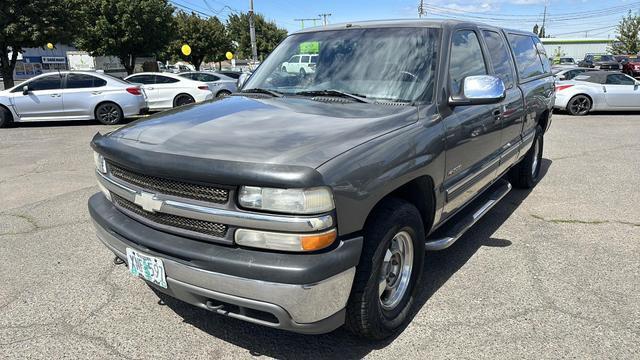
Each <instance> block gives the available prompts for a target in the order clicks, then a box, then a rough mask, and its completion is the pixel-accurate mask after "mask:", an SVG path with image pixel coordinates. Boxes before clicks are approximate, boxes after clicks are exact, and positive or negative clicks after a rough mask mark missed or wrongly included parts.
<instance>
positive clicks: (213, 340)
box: [0, 114, 640, 359]
mask: <svg viewBox="0 0 640 360" xmlns="http://www.w3.org/2000/svg"><path fill="white" fill-rule="evenodd" d="M113 129H115V127H107V126H99V125H95V124H89V125H88V124H86V123H60V124H55V123H50V124H30V125H29V126H22V127H18V128H11V129H0V284H2V285H1V286H0V354H1V355H0V357H1V358H56V359H57V358H99V359H109V358H133V359H141V358H153V359H165V358H166V359H175V358H187V359H199V358H203V359H226V358H246V357H250V356H264V357H274V358H283V359H300V358H361V357H369V358H388V359H398V358H508V359H513V358H535V359H539V358H553V359H556V358H612V359H622V358H627V359H638V358H640V115H638V114H635V115H633V114H623V115H620V114H601V115H589V116H586V117H580V118H578V117H569V116H565V115H554V119H553V123H552V126H551V129H550V132H549V133H548V134H547V136H546V137H545V152H544V161H543V164H542V166H543V174H544V177H543V178H542V180H541V182H540V183H539V184H538V186H537V187H536V188H535V189H533V191H522V190H514V191H512V192H511V193H510V194H509V195H507V197H506V198H505V200H504V201H503V202H502V203H501V204H499V205H498V206H496V207H495V208H494V209H493V210H491V212H490V213H489V214H488V215H487V216H486V217H485V218H484V219H482V220H481V221H480V222H479V223H478V224H476V226H474V227H473V228H472V229H471V230H470V231H469V232H468V233H467V234H466V235H465V236H464V237H463V238H462V239H461V240H460V241H458V242H457V243H456V244H454V246H452V247H451V248H449V249H447V250H445V251H442V252H438V253H429V254H427V258H426V263H425V277H426V278H425V280H424V291H423V292H422V294H421V296H420V301H419V304H418V305H419V306H418V308H417V309H416V313H415V317H414V319H413V321H412V322H411V324H410V325H409V326H408V327H407V328H406V329H405V330H404V331H403V332H402V334H400V335H399V336H398V337H397V338H395V339H391V340H389V341H386V342H382V343H375V342H367V341H362V340H359V339H357V338H354V337H353V336H351V335H350V334H349V333H348V332H346V331H345V330H343V329H339V330H337V331H335V332H333V333H331V334H327V335H322V336H303V335H296V334H291V333H286V332H281V331H276V330H271V329H267V328H263V327H259V326H256V325H252V324H247V323H244V322H240V321H238V320H234V319H230V318H224V317H220V316H215V315H212V314H210V313H208V312H206V311H204V310H200V309H198V308H195V307H192V306H190V305H186V304H184V303H180V302H178V301H175V300H172V299H170V298H166V297H162V299H163V300H164V304H163V303H162V302H159V299H160V298H159V297H158V295H156V293H154V292H153V291H152V290H151V289H150V288H149V287H148V286H146V285H145V284H144V282H143V281H141V280H138V279H135V278H133V277H132V276H130V275H129V273H128V272H127V270H126V268H125V267H124V266H116V265H114V264H113V262H112V259H113V255H112V254H111V253H110V252H109V251H108V250H107V249H106V248H105V247H104V246H102V244H101V243H100V242H99V241H98V240H97V239H96V238H95V235H94V230H93V228H92V225H91V223H90V221H89V215H88V213H87V210H86V201H87V199H88V197H89V196H90V195H91V194H93V193H95V192H97V191H98V188H97V186H95V179H94V175H93V167H94V165H93V159H92V154H91V150H90V148H89V146H88V143H89V140H90V139H91V137H92V136H93V134H94V133H96V132H98V131H100V132H106V131H110V130H113Z"/></svg>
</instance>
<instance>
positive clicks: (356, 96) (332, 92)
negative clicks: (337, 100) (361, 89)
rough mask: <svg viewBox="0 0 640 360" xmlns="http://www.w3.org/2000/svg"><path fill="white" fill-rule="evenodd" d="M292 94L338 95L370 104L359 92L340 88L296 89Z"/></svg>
mask: <svg viewBox="0 0 640 360" xmlns="http://www.w3.org/2000/svg"><path fill="white" fill-rule="evenodd" d="M293 95H300V96H339V97H344V98H349V99H352V100H355V101H357V102H361V103H368V104H370V103H371V101H369V100H367V99H365V98H366V96H364V95H360V94H350V93H347V92H344V91H340V90H306V91H298V92H297V93H294V94H293Z"/></svg>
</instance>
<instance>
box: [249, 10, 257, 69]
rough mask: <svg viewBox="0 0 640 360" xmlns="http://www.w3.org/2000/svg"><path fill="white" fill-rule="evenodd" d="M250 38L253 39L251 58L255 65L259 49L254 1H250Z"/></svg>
mask: <svg viewBox="0 0 640 360" xmlns="http://www.w3.org/2000/svg"><path fill="white" fill-rule="evenodd" d="M249 36H250V37H251V57H252V59H253V62H254V63H255V62H257V61H258V48H257V46H256V28H255V26H254V24H253V0H249Z"/></svg>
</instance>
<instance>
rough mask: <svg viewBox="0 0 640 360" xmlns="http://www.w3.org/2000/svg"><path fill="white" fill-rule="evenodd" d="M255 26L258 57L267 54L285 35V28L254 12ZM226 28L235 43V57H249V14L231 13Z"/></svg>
mask: <svg viewBox="0 0 640 360" xmlns="http://www.w3.org/2000/svg"><path fill="white" fill-rule="evenodd" d="M253 19H254V25H255V28H256V45H257V48H258V58H259V59H260V58H263V57H265V56H266V55H268V54H269V53H270V52H271V51H272V50H273V49H274V48H275V47H276V46H277V45H278V44H279V43H280V42H281V41H282V40H284V38H285V37H287V30H285V29H281V28H278V26H277V25H276V24H275V22H272V21H267V20H265V18H264V16H262V15H260V14H254V17H253ZM227 30H228V32H229V34H230V35H231V36H232V40H234V41H235V42H236V43H237V47H236V57H237V58H239V59H249V58H251V38H250V35H249V14H246V13H242V14H239V15H238V14H232V15H230V16H229V19H228V20H227Z"/></svg>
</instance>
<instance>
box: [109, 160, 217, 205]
mask: <svg viewBox="0 0 640 360" xmlns="http://www.w3.org/2000/svg"><path fill="white" fill-rule="evenodd" d="M109 171H111V175H113V177H115V178H118V179H121V180H124V181H126V182H128V183H130V184H133V185H136V186H139V187H141V188H143V189H145V190H153V191H155V192H159V193H162V194H167V195H173V196H180V197H183V198H187V199H194V200H201V201H208V202H214V203H218V204H225V203H227V201H229V190H227V189H221V188H217V187H215V186H208V185H200V184H192V183H187V182H182V181H175V180H169V179H163V178H159V177H155V176H149V175H144V174H140V173H136V172H133V171H130V170H127V169H124V168H121V167H119V166H117V165H115V164H112V163H109Z"/></svg>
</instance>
